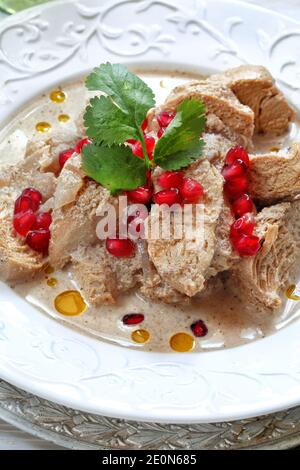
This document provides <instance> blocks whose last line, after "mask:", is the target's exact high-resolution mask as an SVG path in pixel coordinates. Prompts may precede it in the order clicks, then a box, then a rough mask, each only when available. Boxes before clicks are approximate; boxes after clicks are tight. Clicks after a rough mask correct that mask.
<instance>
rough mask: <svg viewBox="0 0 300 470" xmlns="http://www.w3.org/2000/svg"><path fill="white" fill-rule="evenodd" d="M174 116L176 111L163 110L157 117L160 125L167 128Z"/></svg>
mask: <svg viewBox="0 0 300 470" xmlns="http://www.w3.org/2000/svg"><path fill="white" fill-rule="evenodd" d="M174 117H175V113H167V112H166V111H163V112H162V113H160V114H159V115H158V116H157V117H156V119H157V122H158V124H159V126H160V127H162V128H166V127H168V126H169V125H170V124H171V122H172V121H173V119H174Z"/></svg>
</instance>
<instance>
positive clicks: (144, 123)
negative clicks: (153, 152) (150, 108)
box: [141, 118, 148, 131]
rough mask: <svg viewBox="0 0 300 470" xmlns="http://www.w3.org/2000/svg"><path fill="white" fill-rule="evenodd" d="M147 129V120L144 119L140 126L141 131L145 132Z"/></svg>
mask: <svg viewBox="0 0 300 470" xmlns="http://www.w3.org/2000/svg"><path fill="white" fill-rule="evenodd" d="M147 127H148V119H147V118H146V119H144V120H143V122H142V125H141V128H142V131H145V130H146V129H147Z"/></svg>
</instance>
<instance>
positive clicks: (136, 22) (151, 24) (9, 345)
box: [0, 0, 300, 422]
mask: <svg viewBox="0 0 300 470" xmlns="http://www.w3.org/2000/svg"><path fill="white" fill-rule="evenodd" d="M299 38H300V23H297V22H295V21H293V20H291V19H288V18H285V17H282V16H280V15H278V14H276V13H271V12H269V11H267V10H264V9H262V8H259V7H255V6H250V5H246V4H242V3H239V2H234V1H221V0H209V1H207V2H205V1H196V0H195V1H187V0H185V2H182V1H180V2H179V1H177V2H176V1H173V0H156V1H155V0H145V1H129V0H123V1H120V0H114V1H110V0H109V1H102V2H99V0H82V1H81V2H58V3H53V4H51V3H50V4H47V5H44V6H41V7H37V8H35V9H32V10H28V11H26V12H23V13H22V14H19V15H16V16H14V17H12V18H10V19H8V20H6V21H4V22H3V23H2V24H1V26H0V77H1V78H0V80H1V82H2V83H0V123H1V126H2V125H4V124H5V123H6V122H8V121H9V119H10V117H11V115H12V114H13V113H15V112H16V111H18V110H19V109H20V107H22V106H23V105H24V104H25V103H27V102H28V101H29V100H30V99H32V98H34V97H35V96H37V95H40V93H41V92H43V91H44V90H46V89H51V88H52V87H53V86H54V85H55V84H58V83H61V82H64V81H70V80H72V79H74V78H75V77H77V76H80V75H82V74H85V73H87V72H88V71H89V70H90V69H91V68H92V67H93V66H94V65H97V64H99V63H100V62H103V61H106V60H109V61H111V62H124V63H126V64H128V65H132V64H137V65H138V66H139V68H140V67H144V68H147V69H148V68H149V69H151V68H153V66H155V67H161V68H163V69H166V70H170V69H172V68H174V69H178V68H180V69H185V70H188V71H191V72H192V71H208V70H220V69H224V68H227V67H231V66H235V65H238V64H241V63H245V62H249V63H256V64H264V65H265V66H267V67H268V68H269V69H270V71H271V72H272V73H273V74H274V76H275V77H277V79H278V80H279V83H280V85H281V87H282V88H283V91H284V92H285V93H287V94H288V96H289V97H290V99H291V100H292V101H293V102H294V104H296V105H297V106H299V107H300V93H299V89H300V49H299ZM0 376H1V377H2V378H3V379H5V380H7V381H9V382H11V383H13V384H15V385H17V386H19V387H21V388H23V389H25V390H27V391H30V392H32V393H34V394H37V395H40V396H42V397H44V398H46V399H49V400H51V401H55V402H58V403H62V404H65V405H67V406H70V407H72V408H75V409H81V410H85V411H89V412H93V413H98V414H102V415H107V416H115V417H122V418H127V419H135V420H141V421H147V420H149V421H165V422H212V421H226V420H232V419H239V418H243V417H249V416H255V415H259V414H264V413H270V412H274V411H277V410H279V409H283V408H288V407H291V406H293V405H297V404H299V403H300V321H296V322H294V323H293V324H291V325H290V326H288V327H286V328H285V329H283V330H281V331H279V332H278V333H277V334H275V335H273V336H271V337H268V338H266V339H263V340H259V341H257V342H255V343H252V344H249V345H246V346H242V347H239V348H234V349H228V350H223V351H218V352H209V353H199V354H197V353H194V354H182V355H181V354H174V353H173V354H159V353H147V352H139V351H135V350H129V349H125V348H122V347H118V346H115V345H111V344H107V343H104V342H101V341H98V340H96V339H93V338H91V337H88V336H85V335H84V334H80V333H78V332H75V331H73V330H71V329H68V328H67V327H65V326H62V325H61V324H59V323H57V322H55V321H54V320H52V319H50V318H48V317H47V316H45V315H43V314H41V313H40V312H39V311H37V310H35V309H34V308H33V307H31V306H30V305H29V304H28V303H26V302H25V301H24V300H22V299H21V298H19V297H18V296H17V295H16V294H15V293H14V292H13V290H11V289H9V288H8V287H7V286H5V285H4V284H1V286H0Z"/></svg>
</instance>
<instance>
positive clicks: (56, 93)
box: [50, 90, 66, 104]
mask: <svg viewBox="0 0 300 470" xmlns="http://www.w3.org/2000/svg"><path fill="white" fill-rule="evenodd" d="M50 100H51V101H53V103H58V104H59V103H63V102H64V101H66V94H65V93H64V92H63V91H62V90H53V91H52V92H51V93H50Z"/></svg>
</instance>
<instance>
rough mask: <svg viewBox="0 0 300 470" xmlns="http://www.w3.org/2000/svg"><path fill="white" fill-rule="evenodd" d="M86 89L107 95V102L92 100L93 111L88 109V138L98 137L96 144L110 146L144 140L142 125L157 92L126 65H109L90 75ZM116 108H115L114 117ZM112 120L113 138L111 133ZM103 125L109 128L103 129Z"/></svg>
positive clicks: (86, 117) (86, 121)
mask: <svg viewBox="0 0 300 470" xmlns="http://www.w3.org/2000/svg"><path fill="white" fill-rule="evenodd" d="M86 86H87V88H88V89H89V90H92V91H95V90H97V91H101V92H102V93H105V95H106V98H105V99H97V100H95V101H93V100H92V101H91V108H92V109H88V112H87V114H86V116H85V124H86V126H87V135H88V137H91V138H97V141H96V143H102V142H104V143H106V144H107V145H111V144H112V143H121V142H124V141H125V140H127V139H130V138H136V139H139V140H141V139H142V138H143V133H142V131H141V124H142V122H143V120H144V119H145V117H146V114H147V112H148V111H149V109H150V108H152V107H153V106H154V105H155V100H154V93H153V91H152V90H151V88H149V87H148V85H147V84H146V83H145V82H143V80H141V79H140V78H139V77H137V76H136V75H134V74H132V73H131V72H129V70H128V69H127V68H126V67H125V66H124V65H121V64H110V63H107V64H102V65H100V67H98V68H96V69H95V70H94V71H93V72H92V73H91V75H89V77H88V78H87V80H86ZM93 108H96V109H93ZM113 108H116V109H115V110H114V112H113V116H112V114H111V113H112V109H113ZM95 117H96V118H97V121H95V122H94V123H92V122H91V119H93V118H95ZM112 117H113V121H112V122H111V128H113V131H112V133H113V134H115V135H114V136H111V135H110V134H109V121H111V119H112ZM98 123H99V124H100V123H101V126H100V125H99V126H98ZM103 123H106V126H103V128H102V124H103ZM119 126H120V130H119ZM92 134H93V135H92ZM95 135H96V137H95ZM122 139H123V140H122Z"/></svg>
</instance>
